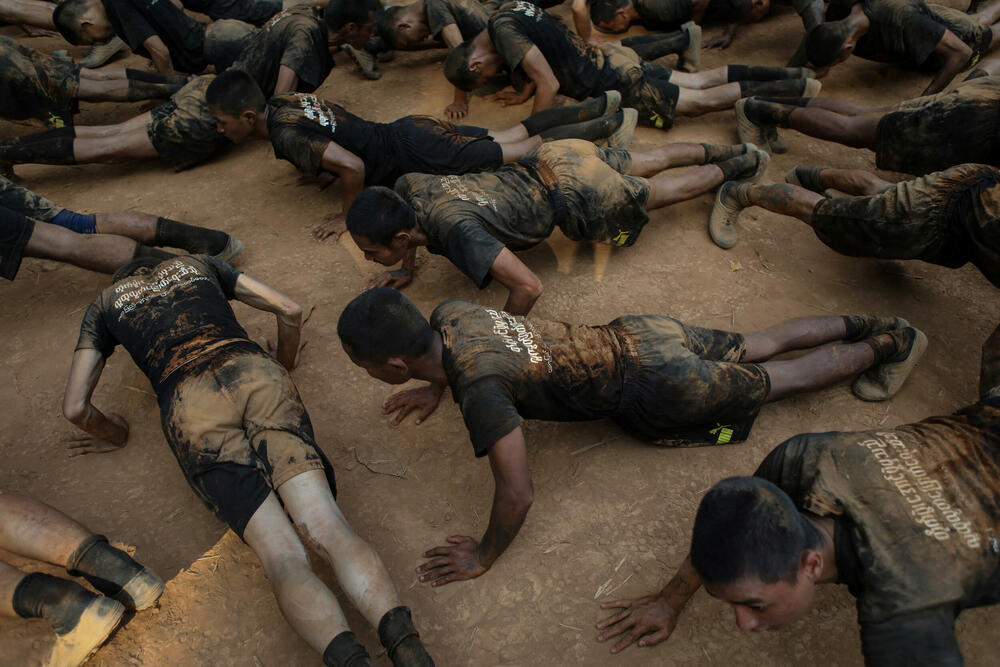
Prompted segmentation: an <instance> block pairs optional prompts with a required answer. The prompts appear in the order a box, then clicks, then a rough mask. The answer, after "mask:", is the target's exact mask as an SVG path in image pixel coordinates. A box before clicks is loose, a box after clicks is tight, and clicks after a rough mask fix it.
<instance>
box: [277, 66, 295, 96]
mask: <svg viewBox="0 0 1000 667" xmlns="http://www.w3.org/2000/svg"><path fill="white" fill-rule="evenodd" d="M298 87H299V75H298V74H296V73H295V70H293V69H292V68H291V67H286V66H285V65H281V66H280V67H278V81H277V83H275V84H274V94H275V95H281V94H282V93H294V92H295V91H296V90H298Z"/></svg>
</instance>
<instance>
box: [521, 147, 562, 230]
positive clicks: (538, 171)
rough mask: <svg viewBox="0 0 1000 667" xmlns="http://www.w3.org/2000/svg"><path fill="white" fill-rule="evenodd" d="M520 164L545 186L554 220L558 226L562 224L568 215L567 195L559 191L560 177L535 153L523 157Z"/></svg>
mask: <svg viewBox="0 0 1000 667" xmlns="http://www.w3.org/2000/svg"><path fill="white" fill-rule="evenodd" d="M519 164H520V165H522V166H523V167H524V168H525V169H527V170H528V172H529V173H530V174H531V176H532V177H533V178H534V179H535V180H536V181H538V183H539V184H541V186H542V187H543V188H545V192H546V194H548V197H549V206H551V207H552V220H553V221H554V223H555V225H556V226H560V225H562V223H564V222H565V221H566V217H567V215H568V213H567V206H566V196H565V195H563V193H562V192H560V191H559V187H558V186H557V185H556V184H557V183H558V182H559V179H558V178H557V177H556V174H555V172H554V171H552V168H551V167H550V166H549V165H547V164H546V163H545V162H544V161H542V160H539V159H538V157H537V156H535V155H532V156H530V157H526V158H523V159H521V160H520V161H519ZM549 183H552V185H549Z"/></svg>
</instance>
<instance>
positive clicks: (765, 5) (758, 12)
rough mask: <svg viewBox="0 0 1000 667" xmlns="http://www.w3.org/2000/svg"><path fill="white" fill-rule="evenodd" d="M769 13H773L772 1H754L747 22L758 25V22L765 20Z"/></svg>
mask: <svg viewBox="0 0 1000 667" xmlns="http://www.w3.org/2000/svg"><path fill="white" fill-rule="evenodd" d="M769 11H771V0H754V2H753V4H752V5H751V9H750V14H749V15H748V16H747V19H746V22H747V23H756V22H757V21H760V20H762V19H764V17H766V16H767V14H768V12H769Z"/></svg>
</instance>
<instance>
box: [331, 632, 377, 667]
mask: <svg viewBox="0 0 1000 667" xmlns="http://www.w3.org/2000/svg"><path fill="white" fill-rule="evenodd" d="M323 664H324V665H327V667H374V664H373V663H372V659H371V658H370V657H369V656H368V651H366V650H365V647H364V646H362V645H361V642H359V641H358V638H357V637H356V636H355V634H354V633H353V632H351V631H350V630H347V631H346V632H341V633H340V634H339V635H337V636H336V637H334V638H333V639H331V640H330V643H329V644H327V646H326V649H324V651H323Z"/></svg>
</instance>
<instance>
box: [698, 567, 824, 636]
mask: <svg viewBox="0 0 1000 667" xmlns="http://www.w3.org/2000/svg"><path fill="white" fill-rule="evenodd" d="M705 590H706V591H708V593H709V594H710V595H711V596H712V597H716V598H718V599H720V600H722V601H723V602H727V603H729V604H730V605H731V606H732V608H733V613H734V614H735V615H736V625H737V626H738V627H739V629H740V630H743V631H745V632H760V631H763V630H775V629H777V628H781V627H783V626H785V625H788V624H789V623H792V622H793V621H796V620H798V619H800V618H802V617H803V616H805V615H806V613H807V612H808V611H809V608H810V607H811V606H812V602H813V597H814V595H815V592H816V584H815V582H814V581H813V580H812V579H811V578H809V577H807V576H805V575H804V574H803V573H802V572H801V571H800V572H799V573H798V577H797V579H796V581H795V583H794V584H792V583H788V582H787V581H779V582H777V583H773V584H765V583H764V582H762V581H761V580H760V579H758V578H757V577H750V578H747V579H743V580H741V581H738V582H734V583H731V584H710V583H706V584H705Z"/></svg>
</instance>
